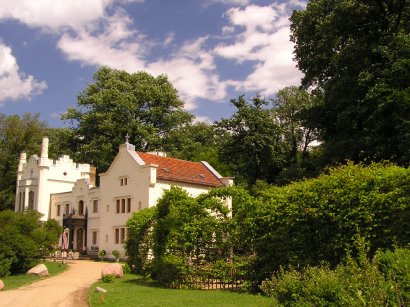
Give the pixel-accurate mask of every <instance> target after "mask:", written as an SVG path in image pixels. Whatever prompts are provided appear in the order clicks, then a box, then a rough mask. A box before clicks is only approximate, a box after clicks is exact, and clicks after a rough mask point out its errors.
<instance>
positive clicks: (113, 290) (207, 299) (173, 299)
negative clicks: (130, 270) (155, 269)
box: [89, 274, 272, 307]
mask: <svg viewBox="0 0 410 307" xmlns="http://www.w3.org/2000/svg"><path fill="white" fill-rule="evenodd" d="M96 287H101V288H104V289H106V290H107V293H99V292H96V291H95V288H96ZM271 302H272V301H271V299H269V298H267V297H263V296H260V295H251V294H245V293H235V292H229V291H223V290H218V291H216V290H174V289H164V288H158V287H155V285H154V283H153V282H152V281H151V280H147V279H144V278H142V277H140V276H136V275H132V274H124V277H123V278H120V279H117V280H115V281H114V282H113V283H104V282H102V281H98V282H96V283H95V284H93V285H92V286H91V288H90V293H89V303H90V305H91V306H93V307H95V306H116V307H118V306H145V307H152V306H167V307H168V306H171V307H172V306H178V307H180V306H183V307H189V306H201V307H206V306H221V307H225V306H227V307H228V306H232V307H233V306H235V307H236V306H255V307H257V306H272V305H271Z"/></svg>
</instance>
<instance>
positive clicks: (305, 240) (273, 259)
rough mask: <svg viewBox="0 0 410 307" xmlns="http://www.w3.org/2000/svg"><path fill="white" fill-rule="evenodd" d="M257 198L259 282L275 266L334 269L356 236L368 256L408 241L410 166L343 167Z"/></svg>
mask: <svg viewBox="0 0 410 307" xmlns="http://www.w3.org/2000/svg"><path fill="white" fill-rule="evenodd" d="M258 199H259V201H260V203H261V205H260V206H259V208H258V209H257V212H256V217H255V218H254V224H255V225H257V231H255V234H256V236H255V238H254V242H255V243H254V246H255V249H256V253H257V259H256V262H255V264H256V267H255V269H256V271H257V272H259V276H258V279H259V280H263V279H264V278H266V275H265V274H266V273H269V272H270V273H272V272H275V271H276V270H278V268H279V266H285V267H286V266H289V265H290V266H299V267H303V266H312V265H318V264H319V263H320V262H321V261H326V262H329V263H330V264H331V265H332V266H335V265H337V264H339V263H340V262H341V261H342V260H343V259H345V258H346V256H347V254H346V250H347V249H348V248H349V247H350V246H352V244H353V242H354V240H355V237H356V236H357V235H358V234H359V235H361V236H362V237H364V238H365V239H366V240H367V241H368V242H369V243H370V254H371V255H374V253H375V251H376V250H377V249H378V248H392V247H393V246H395V245H397V246H398V247H401V246H405V245H406V244H408V243H409V241H410V168H409V169H405V168H401V167H397V166H394V165H385V164H372V165H370V166H367V167H365V166H363V165H353V164H352V163H349V164H347V165H345V166H341V167H338V168H334V169H331V170H330V171H329V174H326V175H321V176H320V177H319V178H316V179H310V180H305V181H303V182H296V183H293V184H291V185H288V186H285V187H270V188H268V189H266V190H265V191H260V192H259V195H258ZM352 256H355V255H354V254H353V255H352Z"/></svg>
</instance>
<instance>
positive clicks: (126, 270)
mask: <svg viewBox="0 0 410 307" xmlns="http://www.w3.org/2000/svg"><path fill="white" fill-rule="evenodd" d="M122 271H123V272H124V274H130V273H131V268H130V266H129V265H128V263H124V264H123V265H122Z"/></svg>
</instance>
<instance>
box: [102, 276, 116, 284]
mask: <svg viewBox="0 0 410 307" xmlns="http://www.w3.org/2000/svg"><path fill="white" fill-rule="evenodd" d="M115 279H116V277H115V275H114V274H107V275H104V276H102V277H101V280H102V281H103V282H105V283H112V282H114V281H115Z"/></svg>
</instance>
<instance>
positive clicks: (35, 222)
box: [0, 211, 62, 275]
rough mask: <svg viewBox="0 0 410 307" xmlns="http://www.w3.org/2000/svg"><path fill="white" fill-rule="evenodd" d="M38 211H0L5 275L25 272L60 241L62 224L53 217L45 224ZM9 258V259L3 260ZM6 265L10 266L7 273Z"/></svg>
mask: <svg viewBox="0 0 410 307" xmlns="http://www.w3.org/2000/svg"><path fill="white" fill-rule="evenodd" d="M40 216H41V214H40V213H38V212H37V211H27V212H25V213H21V212H13V211H2V212H0V254H1V255H2V259H3V261H2V264H3V267H2V269H1V271H2V274H3V275H7V274H8V273H9V272H10V273H11V274H17V273H25V272H26V271H27V270H28V269H30V268H32V267H33V266H34V265H35V264H37V263H38V262H39V260H40V259H41V258H43V257H44V255H46V254H49V253H50V252H51V250H52V247H53V245H54V244H55V243H56V242H57V240H58V237H59V235H60V233H61V232H62V228H61V226H60V225H59V224H58V223H57V222H56V221H54V220H50V221H47V222H45V223H42V222H41V221H40ZM4 259H8V260H9V261H4ZM7 264H9V265H10V267H9V272H7Z"/></svg>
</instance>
